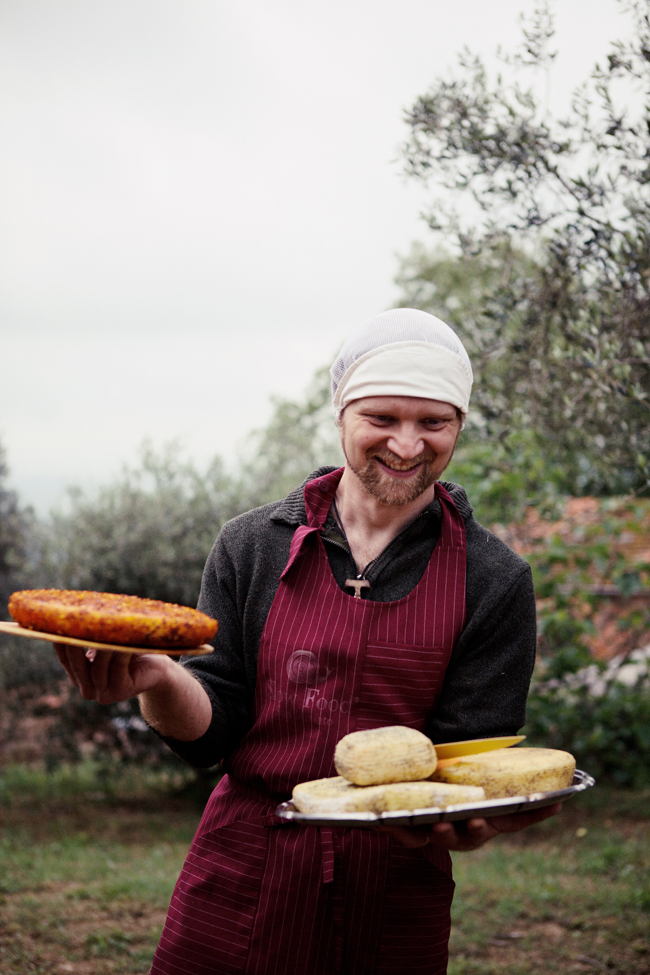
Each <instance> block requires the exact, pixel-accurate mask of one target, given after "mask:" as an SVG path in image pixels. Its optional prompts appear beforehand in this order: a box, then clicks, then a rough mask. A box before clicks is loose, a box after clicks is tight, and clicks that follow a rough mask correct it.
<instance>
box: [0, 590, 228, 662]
mask: <svg viewBox="0 0 650 975" xmlns="http://www.w3.org/2000/svg"><path fill="white" fill-rule="evenodd" d="M9 612H10V613H11V615H12V616H13V618H14V619H15V621H16V622H17V623H19V624H20V626H24V627H25V628H26V629H30V630H40V631H41V632H43V633H51V634H52V635H53V636H54V635H58V636H71V637H77V638H78V639H79V640H92V641H96V642H98V643H117V644H121V645H124V646H129V647H151V648H152V649H159V650H183V649H187V650H189V649H192V648H193V647H198V646H200V644H202V643H205V642H206V641H207V640H211V639H212V637H213V636H214V635H215V633H216V632H217V621H216V620H213V619H211V617H209V616H206V615H205V613H200V612H199V611H198V610H196V609H190V608H189V606H177V605H176V604H175V603H163V602H161V601H160V600H158V599H141V598H140V597H139V596H124V595H120V594H117V593H111V592H85V591H83V590H75V589H23V590H22V591H20V592H14V593H12V595H11V596H10V598H9Z"/></svg>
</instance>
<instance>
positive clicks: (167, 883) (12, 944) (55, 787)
mask: <svg viewBox="0 0 650 975" xmlns="http://www.w3.org/2000/svg"><path fill="white" fill-rule="evenodd" d="M82 772H83V774H82ZM95 772H96V770H95ZM128 781H129V780H128V778H124V779H122V780H121V781H120V782H119V783H118V784H117V785H116V784H115V783H113V784H112V786H111V787H110V788H109V789H108V790H103V791H102V790H99V791H98V787H97V776H96V775H95V774H93V769H92V768H87V769H86V770H85V771H83V770H77V773H76V774H75V773H73V770H59V772H57V773H56V775H54V776H50V777H49V778H48V777H47V776H45V777H44V776H43V774H42V773H33V774H32V773H30V772H29V771H26V770H24V769H23V770H21V771H20V772H18V770H14V771H13V772H12V773H11V774H9V775H8V776H7V775H4V776H3V778H2V779H0V796H1V797H2V801H1V802H0V827H2V830H1V835H2V839H1V840H0V972H2V975H25V973H31V972H34V973H48V975H49V973H57V975H59V973H76V975H107V973H125V975H126V973H135V975H137V973H143V975H144V973H146V972H148V971H149V966H150V964H151V958H152V955H153V952H154V949H155V946H156V944H157V941H158V938H159V935H160V930H161V927H162V924H163V921H164V917H165V912H166V908H167V905H168V903H169V898H170V896H171V892H172V889H173V885H174V883H175V880H176V878H177V876H178V872H179V870H180V868H181V865H182V862H183V859H184V857H185V853H186V851H187V848H188V846H189V844H190V841H191V838H192V835H193V832H194V829H195V827H196V824H197V822H198V818H199V808H198V807H197V806H196V805H192V804H190V803H188V802H187V801H186V800H181V799H178V798H176V799H174V798H173V797H170V795H169V791H170V790H169V783H167V793H165V781H164V779H160V778H159V779H158V780H156V781H154V779H153V778H152V779H151V780H150V781H149V783H148V786H147V788H148V789H149V790H153V791H150V792H149V795H148V796H147V794H146V789H145V788H144V786H143V784H142V776H139V777H138V779H137V780H134V782H133V783H132V787H133V789H134V790H135V793H130V792H129V788H128V787H127V783H128ZM66 783H67V784H66ZM134 795H135V798H133V796H134ZM649 808H650V793H648V792H645V793H639V792H636V793H635V792H620V791H619V792H609V791H607V790H605V789H602V788H597V789H594V790H592V791H591V792H590V793H587V794H585V795H584V796H580V797H577V798H576V799H574V800H573V801H572V802H571V803H568V804H567V806H566V808H565V810H564V812H563V813H562V815H561V816H559V817H556V818H555V819H553V820H549V821H548V822H546V823H543V824H541V825H540V826H537V827H533V828H532V829H531V830H527V831H526V832H524V833H521V834H518V835H517V836H510V837H505V836H504V837H501V838H499V839H498V840H497V841H495V842H493V843H491V844H488V845H487V846H485V847H483V848H482V849H480V850H477V851H475V852H473V853H466V854H455V856H454V869H455V876H456V882H457V891H456V898H455V901H454V908H453V921H454V923H453V931H452V940H451V960H450V966H449V975H543V973H549V975H550V973H552V975H557V973H564V972H574V971H575V972H579V971H584V972H593V973H597V972H599V971H608V972H612V973H620V975H648V973H650V941H649V940H648V931H649V930H650V924H649V921H650V827H649V822H648V809H649Z"/></svg>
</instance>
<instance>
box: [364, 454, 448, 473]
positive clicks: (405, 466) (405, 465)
mask: <svg viewBox="0 0 650 975" xmlns="http://www.w3.org/2000/svg"><path fill="white" fill-rule="evenodd" d="M367 457H368V460H372V459H373V458H376V459H377V460H381V461H383V462H384V463H385V464H387V465H388V466H389V467H394V468H395V469H396V470H403V471H408V470H410V469H411V468H412V467H417V466H418V464H430V463H431V461H432V460H433V456H432V454H431V451H429V450H423V451H422V453H420V454H418V455H417V457H411V458H410V459H409V460H408V461H405V460H404V458H403V457H399V456H398V455H397V454H394V453H393V452H392V450H375V451H372V452H370V451H369V452H368V454H367Z"/></svg>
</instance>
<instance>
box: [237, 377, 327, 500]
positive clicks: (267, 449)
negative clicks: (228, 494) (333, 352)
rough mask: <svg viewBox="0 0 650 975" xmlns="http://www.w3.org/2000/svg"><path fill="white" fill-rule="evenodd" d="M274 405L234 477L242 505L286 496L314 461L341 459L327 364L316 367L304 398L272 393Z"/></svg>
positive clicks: (305, 474) (312, 466) (321, 463)
mask: <svg viewBox="0 0 650 975" xmlns="http://www.w3.org/2000/svg"><path fill="white" fill-rule="evenodd" d="M274 405H275V409H274V412H273V416H272V417H271V420H270V422H269V423H268V425H267V426H266V427H265V428H264V430H262V431H258V432H257V433H254V434H253V435H252V438H251V439H252V444H251V448H250V450H249V456H248V459H247V460H246V461H245V462H244V463H243V465H242V468H241V471H240V474H239V477H238V480H237V484H238V489H237V493H238V496H239V497H240V498H241V499H245V505H246V508H244V509H243V510H248V509H250V508H254V507H257V506H258V505H262V504H267V503H268V502H269V501H275V500H277V499H278V498H282V497H285V496H286V495H287V494H288V493H289V491H292V490H293V489H294V488H295V487H296V486H297V485H298V484H301V483H302V481H304V480H305V478H306V477H308V476H309V474H311V472H312V471H314V470H316V468H317V467H321V466H322V465H324V464H332V465H334V466H337V467H338V466H340V465H342V464H343V463H344V459H343V454H342V452H341V447H340V442H339V436H338V431H337V430H336V427H335V424H334V415H333V412H332V401H331V390H330V376H329V370H328V369H327V368H326V367H323V368H322V369H319V370H318V371H317V372H316V373H315V375H314V376H313V378H312V380H311V383H310V384H309V387H308V390H307V394H306V396H305V398H304V399H303V400H302V401H297V402H295V401H292V400H285V399H276V400H274Z"/></svg>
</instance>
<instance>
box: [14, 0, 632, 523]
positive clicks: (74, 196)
mask: <svg viewBox="0 0 650 975" xmlns="http://www.w3.org/2000/svg"><path fill="white" fill-rule="evenodd" d="M535 5H536V4H535V2H534V0H533V2H528V0H499V2H498V3H497V4H494V3H492V4H489V3H486V2H485V0H454V3H449V2H448V0H399V2H397V0H327V2H324V0H311V2H309V3H305V2H304V0H190V2H182V0H92V2H88V0H0V132H1V133H2V136H1V138H0V226H1V227H2V231H1V233H0V444H2V445H3V446H4V448H5V450H6V460H7V463H8V465H9V468H10V476H9V481H8V483H9V486H11V487H14V488H15V489H16V490H18V492H19V495H20V498H21V500H22V501H23V503H30V504H33V505H34V506H35V507H36V508H37V510H38V511H39V512H40V513H41V514H46V513H47V512H48V511H49V510H50V509H51V508H52V507H53V506H54V507H57V506H60V505H62V504H64V499H65V488H66V485H70V484H77V485H81V486H82V487H85V488H87V489H90V490H92V488H93V487H96V486H97V485H99V484H103V483H106V482H108V481H110V480H112V479H113V478H115V477H116V476H118V475H119V473H120V470H121V468H122V465H124V464H137V462H138V457H139V451H140V449H141V445H142V444H143V442H144V441H145V440H149V441H151V442H152V443H153V445H154V446H155V447H157V448H161V447H162V446H163V445H164V444H165V443H168V442H169V441H172V440H177V441H179V442H180V443H181V444H182V445H183V448H184V450H185V451H186V454H187V456H188V457H190V458H192V459H194V460H195V461H196V462H197V463H198V464H199V465H205V464H207V462H208V461H209V460H210V459H211V458H212V457H213V456H214V455H215V454H220V455H222V456H223V457H224V458H225V459H226V461H227V462H228V463H229V464H233V465H234V464H236V462H237V458H238V457H239V456H240V455H241V453H242V452H243V451H245V450H246V449H247V444H248V440H247V437H248V434H249V433H250V431H251V430H253V429H257V428H260V427H262V426H264V424H265V422H266V421H267V420H268V419H269V417H270V414H271V410H272V404H271V397H272V396H284V397H290V398H295V397H299V396H300V395H301V394H302V392H303V391H304V389H305V388H306V386H307V385H308V383H309V380H310V378H311V376H312V375H313V373H314V371H315V370H316V369H317V368H318V367H320V366H322V365H324V364H329V363H330V362H331V361H332V360H333V358H334V356H335V355H336V352H337V350H338V348H339V347H340V345H341V344H342V342H343V340H344V339H345V337H346V336H347V335H348V334H349V333H350V332H351V331H352V330H353V329H354V328H355V327H357V326H358V325H360V324H362V323H363V322H364V321H365V320H367V319H368V318H370V317H372V316H373V315H375V314H377V313H379V312H381V311H383V310H384V309H386V308H388V307H390V306H391V305H393V304H394V303H395V302H396V300H397V298H398V296H399V292H398V290H397V287H396V285H395V284H394V277H395V274H396V272H397V270H398V263H399V255H404V254H406V253H407V252H408V250H409V248H410V246H411V243H412V242H413V241H414V240H421V241H423V242H425V243H427V241H428V240H430V238H429V236H428V231H427V228H426V225H425V224H424V222H423V220H422V219H421V216H420V214H421V212H422V210H423V209H424V208H425V207H426V205H427V200H428V199H429V198H430V195H431V191H430V190H427V189H426V188H425V187H423V186H421V185H418V184H416V183H413V182H412V181H408V180H406V179H405V177H404V175H403V164H402V162H401V160H400V145H401V144H402V143H403V142H404V140H405V139H406V137H407V128H406V125H405V124H404V121H403V118H404V111H405V109H407V108H408V107H409V106H410V105H411V104H412V103H413V101H414V100H415V98H416V97H417V96H418V95H420V94H422V93H424V92H425V91H426V90H427V88H429V87H430V85H431V84H432V83H433V82H434V80H435V79H436V78H437V77H439V76H441V75H442V76H448V75H449V73H450V71H451V70H452V69H453V68H454V65H455V64H456V62H457V56H458V53H459V52H460V51H461V49H462V48H463V47H465V46H467V47H469V48H470V49H471V50H473V51H475V52H477V53H480V54H482V55H483V56H484V57H485V58H486V60H487V62H488V64H489V65H490V66H491V69H492V70H494V71H495V72H496V70H498V62H497V60H496V58H495V52H496V49H497V47H498V46H499V45H501V46H502V47H503V48H504V49H508V48H512V47H513V46H514V45H515V44H516V43H517V42H518V40H519V38H520V26H519V21H518V17H519V14H520V13H521V12H526V13H528V14H530V13H531V12H532V10H533V9H534V7H535ZM557 8H558V10H557V38H556V46H557V47H558V49H559V52H560V54H559V57H558V59H557V62H556V65H555V67H554V70H553V75H552V80H551V89H550V98H551V106H552V107H561V106H564V105H566V104H567V101H568V98H569V93H570V92H571V90H572V89H573V88H574V87H575V86H576V85H577V84H578V83H579V82H581V81H582V80H584V78H586V76H587V74H588V72H589V70H590V67H591V66H592V64H593V63H594V61H596V60H598V59H601V60H602V58H603V55H604V54H605V52H606V51H607V49H608V47H609V43H610V42H611V40H613V39H615V38H617V37H618V36H620V35H624V34H625V33H626V26H627V24H626V21H625V20H624V19H623V17H622V16H621V12H620V6H619V4H618V3H617V2H616V0H562V2H561V3H558V4H557Z"/></svg>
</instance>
